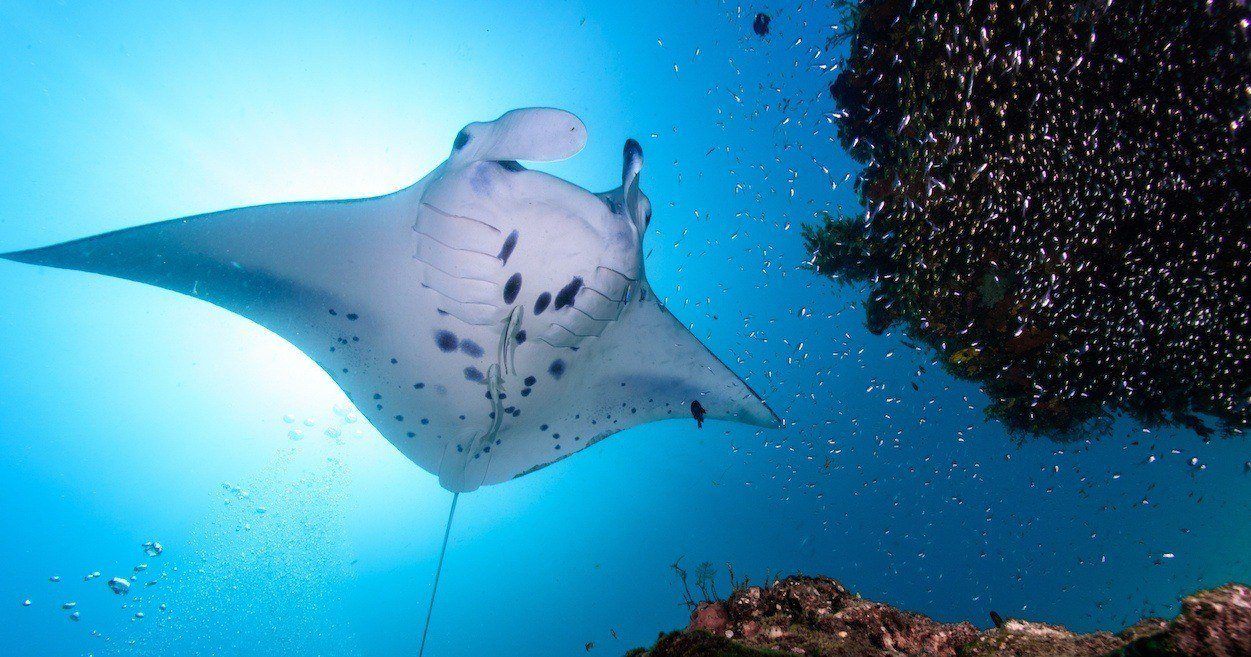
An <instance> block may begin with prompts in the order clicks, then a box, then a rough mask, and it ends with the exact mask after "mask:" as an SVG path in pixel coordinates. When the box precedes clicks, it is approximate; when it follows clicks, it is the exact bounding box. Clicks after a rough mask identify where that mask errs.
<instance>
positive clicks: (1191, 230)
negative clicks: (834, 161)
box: [805, 0, 1251, 440]
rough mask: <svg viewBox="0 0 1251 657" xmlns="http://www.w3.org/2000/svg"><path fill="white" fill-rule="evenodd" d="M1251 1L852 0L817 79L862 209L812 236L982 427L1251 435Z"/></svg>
mask: <svg viewBox="0 0 1251 657" xmlns="http://www.w3.org/2000/svg"><path fill="white" fill-rule="evenodd" d="M1249 18H1251V10H1249V9H1248V7H1247V5H1246V3H1245V2H1242V1H1240V0H1212V1H1211V2H1203V3H1198V2H1167V3H1157V2H1146V1H1144V0H1138V1H1133V0H1130V1H1126V2H1119V1H1118V2H1115V3H1104V2H1088V1H1086V0H1043V1H1040V2H1025V3H1007V2H996V1H994V0H969V1H967V2H965V1H961V2H945V1H941V0H917V1H915V2H898V1H896V0H864V1H862V2H860V3H859V5H858V6H857V7H856V9H855V10H854V11H853V12H852V15H851V20H850V21H849V23H850V26H851V27H854V29H855V33H854V34H855V35H854V37H853V39H852V41H851V46H850V52H849V55H848V58H847V61H846V66H845V67H844V68H843V71H842V72H841V73H840V74H839V76H838V77H837V79H836V80H835V81H834V83H833V84H832V85H831V87H830V91H831V93H832V95H833V96H834V99H835V101H836V102H837V104H838V105H839V110H840V112H839V113H838V114H837V124H838V130H839V138H840V140H841V142H842V144H843V146H844V148H846V149H847V150H848V152H850V153H851V155H852V157H853V158H855V159H856V160H857V161H859V162H860V163H862V164H864V168H863V171H862V172H861V174H860V177H859V178H858V181H857V190H858V192H859V194H860V200H861V201H862V202H863V204H864V207H865V208H866V212H865V214H864V215H863V216H854V217H853V216H844V217H828V216H827V217H826V218H825V219H824V221H819V222H818V223H817V224H815V225H812V226H809V227H808V228H807V230H806V231H805V236H806V238H807V240H806V241H807V245H808V247H809V250H810V251H811V252H812V254H813V261H812V262H813V265H814V266H815V268H816V269H817V270H818V271H820V272H822V273H826V274H830V275H834V276H838V277H840V278H841V279H843V280H848V281H853V282H860V283H864V284H867V285H868V286H869V288H870V290H869V292H868V299H867V301H866V304H865V305H866V315H867V324H868V326H869V328H870V329H871V330H873V331H875V332H878V333H880V332H882V331H885V330H886V329H887V328H888V327H890V326H892V325H899V326H902V327H903V329H904V330H905V331H906V332H907V333H908V334H909V335H911V336H912V337H914V338H916V339H919V340H921V341H924V342H925V343H926V344H928V345H929V346H931V347H932V348H933V349H935V351H936V352H937V353H938V356H939V358H940V359H941V360H942V361H943V362H944V364H945V366H946V367H947V369H949V370H950V371H951V372H953V373H954V374H956V375H957V376H961V377H965V378H970V379H973V380H976V381H978V382H979V383H980V384H981V385H982V386H983V388H984V390H985V391H986V392H987V393H988V395H989V396H990V398H991V403H990V405H989V407H988V408H987V412H988V414H989V415H991V416H993V417H997V418H999V419H1001V420H1002V421H1003V422H1004V423H1005V424H1006V425H1007V426H1008V427H1009V429H1011V430H1014V431H1017V432H1020V433H1021V434H1040V435H1047V436H1050V437H1052V438H1056V439H1059V440H1063V439H1066V438H1071V437H1075V436H1076V435H1080V434H1081V430H1084V429H1088V428H1090V427H1091V426H1092V425H1096V424H1104V425H1106V424H1108V423H1107V420H1108V419H1110V418H1112V417H1114V416H1115V415H1117V414H1123V415H1128V416H1131V417H1133V418H1135V419H1137V420H1139V421H1141V422H1143V423H1145V424H1147V425H1156V424H1175V425H1182V426H1186V427H1190V428H1191V429H1194V430H1195V431H1197V432H1199V433H1200V434H1202V435H1204V436H1206V435H1208V434H1210V433H1211V432H1212V431H1213V430H1214V427H1213V424H1215V425H1218V426H1219V428H1220V429H1222V430H1224V431H1226V432H1235V433H1241V432H1243V431H1244V430H1245V428H1246V427H1247V425H1248V422H1249V421H1251V312H1249V311H1248V307H1249V306H1251V266H1248V265H1249V264H1251V263H1249V262H1248V260H1249V259H1251V256H1249V254H1251V41H1249V39H1248V24H1249Z"/></svg>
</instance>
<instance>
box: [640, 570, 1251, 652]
mask: <svg viewBox="0 0 1251 657" xmlns="http://www.w3.org/2000/svg"><path fill="white" fill-rule="evenodd" d="M992 618H993V619H994V620H995V627H992V628H990V629H987V630H978V629H977V628H975V627H974V626H973V625H971V624H969V623H939V622H937V621H934V620H932V619H930V618H927V617H925V616H922V615H920V614H914V613H911V612H907V611H901V610H899V609H896V608H894V607H892V606H890V605H887V604H883V603H880V602H872V601H869V600H864V599H862V598H860V597H859V596H857V595H854V594H852V593H849V592H848V591H847V589H846V588H844V587H843V586H842V585H841V584H839V583H838V582H836V581H834V580H832V579H828V578H825V577H802V576H796V577H789V578H787V579H784V580H781V581H778V582H775V583H774V584H773V585H772V586H769V587H766V588H761V587H758V586H749V587H745V588H741V589H739V590H736V591H735V592H734V593H733V594H732V595H731V596H730V597H729V598H728V599H726V600H719V601H716V602H705V603H701V604H700V605H699V606H698V607H696V609H695V611H694V612H693V613H692V614H691V623H690V625H689V626H688V627H687V628H686V629H685V630H680V631H677V632H672V633H669V634H662V635H660V638H659V639H658V640H657V641H656V645H655V646H653V647H652V648H650V649H644V648H637V649H635V650H632V651H630V652H629V653H627V657H765V656H781V655H808V656H809V657H836V656H837V657H842V656H848V657H850V656H853V655H854V656H857V657H901V656H904V655H926V656H931V655H932V656H935V657H989V656H990V655H1002V656H1005V657H1027V656H1028V657H1044V656H1046V657H1052V656H1058V655H1064V656H1065V657H1097V656H1104V655H1107V656H1109V657H1110V656H1112V655H1121V656H1124V657H1165V656H1169V657H1172V656H1180V655H1197V656H1208V657H1235V656H1246V655H1251V588H1248V587H1246V586H1242V585H1239V584H1229V585H1226V586H1222V587H1220V588H1218V589H1213V590H1210V591H1203V592H1201V593H1197V594H1195V595H1193V596H1190V597H1188V598H1186V599H1185V600H1183V601H1182V608H1181V613H1179V614H1178V615H1177V617H1176V618H1174V619H1173V620H1171V621H1166V620H1163V619H1159V618H1149V619H1145V620H1142V621H1139V622H1138V623H1137V624H1135V625H1133V626H1132V627H1129V628H1127V629H1125V630H1122V631H1121V632H1118V633H1116V634H1111V633H1108V632H1096V633H1094V634H1075V633H1073V632H1070V631H1068V630H1066V629H1064V628H1063V627H1060V626H1057V625H1047V624H1044V623H1034V622H1028V621H1021V620H1012V619H1008V620H1004V619H1001V618H999V616H998V615H997V614H993V613H992Z"/></svg>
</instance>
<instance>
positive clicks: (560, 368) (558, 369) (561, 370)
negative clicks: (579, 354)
mask: <svg viewBox="0 0 1251 657" xmlns="http://www.w3.org/2000/svg"><path fill="white" fill-rule="evenodd" d="M547 373H548V374H551V375H552V378H553V379H559V378H560V377H562V376H564V374H565V361H563V360H560V359H559V358H557V359H556V360H554V361H552V364H551V365H549V366H548V367H547Z"/></svg>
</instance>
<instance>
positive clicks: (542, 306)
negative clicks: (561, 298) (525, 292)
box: [534, 292, 552, 315]
mask: <svg viewBox="0 0 1251 657" xmlns="http://www.w3.org/2000/svg"><path fill="white" fill-rule="evenodd" d="M551 302H552V295H551V294H549V293H547V292H544V293H543V294H540V295H539V298H537V299H535V300H534V314H536V315H542V314H543V311H544V310H547V304H549V303H551Z"/></svg>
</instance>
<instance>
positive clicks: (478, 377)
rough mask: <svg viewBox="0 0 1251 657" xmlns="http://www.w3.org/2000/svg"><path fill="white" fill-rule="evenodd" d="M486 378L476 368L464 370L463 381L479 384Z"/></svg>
mask: <svg viewBox="0 0 1251 657" xmlns="http://www.w3.org/2000/svg"><path fill="white" fill-rule="evenodd" d="M485 378H486V376H485V375H483V374H482V370H480V369H478V368H476V367H472V366H471V367H466V368H465V379H467V380H469V381H475V382H481V381H482V380H483V379H485Z"/></svg>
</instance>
